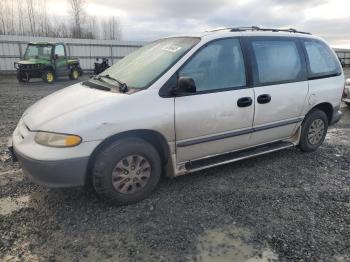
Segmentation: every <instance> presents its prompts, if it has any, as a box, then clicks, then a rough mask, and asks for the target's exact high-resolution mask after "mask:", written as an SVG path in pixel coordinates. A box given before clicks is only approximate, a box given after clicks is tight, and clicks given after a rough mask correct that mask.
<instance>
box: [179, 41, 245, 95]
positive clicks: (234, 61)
mask: <svg viewBox="0 0 350 262" xmlns="http://www.w3.org/2000/svg"><path fill="white" fill-rule="evenodd" d="M179 76H186V77H191V78H192V79H193V80H194V82H195V84H196V88H197V91H210V90H218V89H225V88H236V87H242V86H245V85H246V76H245V67H244V60H243V55H242V51H241V46H240V43H239V40H238V39H222V40H217V41H215V42H212V43H209V44H208V45H207V46H205V47H203V48H202V49H200V50H199V51H198V52H197V53H196V54H195V55H194V56H193V57H192V58H191V60H190V61H189V62H188V63H187V64H186V65H185V66H184V67H183V68H182V69H181V70H180V72H179Z"/></svg>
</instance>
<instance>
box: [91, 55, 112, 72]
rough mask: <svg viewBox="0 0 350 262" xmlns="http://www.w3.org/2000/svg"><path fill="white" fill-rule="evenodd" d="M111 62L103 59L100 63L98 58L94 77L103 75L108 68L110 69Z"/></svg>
mask: <svg viewBox="0 0 350 262" xmlns="http://www.w3.org/2000/svg"><path fill="white" fill-rule="evenodd" d="M109 67H110V65H109V62H108V59H107V58H102V62H101V63H99V59H98V58H96V62H95V63H94V75H98V74H101V73H102V72H103V71H105V70H106V69H107V68H109Z"/></svg>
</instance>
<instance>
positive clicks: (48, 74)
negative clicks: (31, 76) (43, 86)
mask: <svg viewBox="0 0 350 262" xmlns="http://www.w3.org/2000/svg"><path fill="white" fill-rule="evenodd" d="M41 78H42V79H43V81H44V82H46V83H48V84H52V83H53V82H54V81H55V74H54V72H53V71H52V70H50V69H49V70H45V71H44V73H43V75H42V77H41Z"/></svg>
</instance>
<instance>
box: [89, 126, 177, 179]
mask: <svg viewBox="0 0 350 262" xmlns="http://www.w3.org/2000/svg"><path fill="white" fill-rule="evenodd" d="M127 137H128V138H129V137H135V138H141V139H143V140H145V141H146V142H148V143H150V144H151V145H153V146H154V148H155V149H156V150H157V152H158V154H159V157H160V159H161V161H162V165H163V166H165V165H166V164H167V161H168V159H169V157H170V148H169V145H168V143H167V140H166V139H165V137H164V136H163V135H162V134H161V133H159V132H157V131H154V130H150V129H137V130H130V131H125V132H121V133H118V134H114V135H112V136H110V137H108V138H106V139H104V140H103V141H102V142H101V143H100V144H99V145H98V146H97V147H96V148H95V149H94V151H93V152H92V153H91V155H90V158H89V161H88V166H87V173H86V182H85V183H86V184H89V183H90V182H91V179H90V177H91V170H92V167H93V164H94V162H95V159H96V156H97V155H98V154H99V153H100V152H101V151H102V150H103V149H104V148H105V147H106V146H107V145H109V144H110V143H112V142H114V141H116V140H119V139H123V138H127Z"/></svg>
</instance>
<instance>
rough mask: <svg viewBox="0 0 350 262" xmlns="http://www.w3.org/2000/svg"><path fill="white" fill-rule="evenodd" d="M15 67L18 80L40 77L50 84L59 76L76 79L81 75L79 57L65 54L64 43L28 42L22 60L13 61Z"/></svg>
mask: <svg viewBox="0 0 350 262" xmlns="http://www.w3.org/2000/svg"><path fill="white" fill-rule="evenodd" d="M15 68H16V69H17V79H18V81H19V82H28V81H29V80H30V79H31V78H42V79H43V81H45V82H47V83H49V84H51V83H53V82H54V81H55V79H56V77H59V76H69V78H70V79H71V80H77V79H78V77H79V76H81V75H82V69H81V67H80V63H79V59H78V58H70V57H68V56H67V51H66V46H65V44H64V43H47V42H40V43H29V44H28V45H27V49H26V51H25V54H24V58H23V60H21V61H19V62H15Z"/></svg>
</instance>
